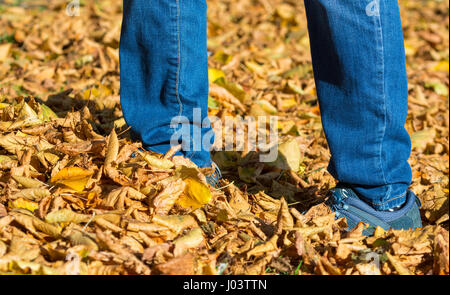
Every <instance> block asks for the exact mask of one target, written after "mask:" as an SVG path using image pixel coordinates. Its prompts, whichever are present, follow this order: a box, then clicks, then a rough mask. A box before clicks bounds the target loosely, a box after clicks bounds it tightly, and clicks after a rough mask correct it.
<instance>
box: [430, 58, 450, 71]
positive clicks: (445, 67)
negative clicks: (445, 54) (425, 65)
mask: <svg viewBox="0 0 450 295" xmlns="http://www.w3.org/2000/svg"><path fill="white" fill-rule="evenodd" d="M448 68H449V66H448V60H443V61H440V62H439V63H438V64H437V65H435V66H434V67H433V68H432V70H433V71H436V72H446V73H448Z"/></svg>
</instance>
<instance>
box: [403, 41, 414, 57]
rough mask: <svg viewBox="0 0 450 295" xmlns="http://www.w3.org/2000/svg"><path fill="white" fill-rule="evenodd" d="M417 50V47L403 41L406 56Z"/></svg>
mask: <svg viewBox="0 0 450 295" xmlns="http://www.w3.org/2000/svg"><path fill="white" fill-rule="evenodd" d="M416 52H417V48H416V47H414V46H412V45H411V44H410V43H408V42H406V41H405V54H406V56H414V55H415V54H416Z"/></svg>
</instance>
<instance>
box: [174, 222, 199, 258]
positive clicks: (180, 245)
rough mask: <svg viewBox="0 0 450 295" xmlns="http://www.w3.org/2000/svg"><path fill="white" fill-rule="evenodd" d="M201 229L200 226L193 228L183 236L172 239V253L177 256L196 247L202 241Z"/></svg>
mask: <svg viewBox="0 0 450 295" xmlns="http://www.w3.org/2000/svg"><path fill="white" fill-rule="evenodd" d="M204 240H205V239H204V237H203V231H202V230H201V229H200V228H194V229H192V230H191V231H190V232H188V233H187V234H185V235H184V236H182V237H180V238H178V239H176V240H174V241H173V243H174V245H175V249H174V250H173V254H174V255H175V257H178V256H180V255H182V254H183V253H185V252H186V251H187V250H189V249H191V248H197V247H198V246H200V245H201V244H202V243H203V242H204Z"/></svg>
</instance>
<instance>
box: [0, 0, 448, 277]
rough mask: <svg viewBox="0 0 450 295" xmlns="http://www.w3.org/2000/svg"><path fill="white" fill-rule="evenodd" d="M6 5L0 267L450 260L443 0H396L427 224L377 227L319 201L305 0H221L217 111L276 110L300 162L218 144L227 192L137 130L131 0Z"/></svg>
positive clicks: (237, 266) (427, 264) (345, 266)
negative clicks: (141, 138) (131, 94)
mask: <svg viewBox="0 0 450 295" xmlns="http://www.w3.org/2000/svg"><path fill="white" fill-rule="evenodd" d="M3 2H4V4H0V28H1V29H2V31H0V33H1V34H3V35H0V89H1V90H0V91H1V92H0V273H2V274H6V273H8V274H10V273H15V274H22V273H29V274H143V275H147V274H295V275H297V274H334V275H338V274H448V273H449V248H448V247H449V234H448V214H449V213H448V197H449V190H448V172H449V158H448V155H449V148H448V128H449V119H448V115H449V112H448V60H449V51H448V41H449V39H448V38H449V37H448V29H449V21H448V11H449V3H448V0H447V1H427V2H422V1H414V0H410V1H400V3H401V8H402V16H403V20H404V29H405V39H406V42H405V47H406V54H407V65H408V76H409V83H410V107H409V114H408V120H407V124H406V127H407V130H408V132H409V133H410V134H411V137H412V143H413V150H412V156H411V160H410V163H411V165H412V167H413V184H412V187H411V188H412V190H414V191H415V192H416V193H417V194H418V195H419V197H420V198H421V200H422V203H423V207H422V209H421V213H422V218H423V223H424V227H423V228H421V229H417V230H415V231H398V230H389V231H384V230H382V229H381V228H378V229H377V230H376V231H375V234H374V236H372V237H365V236H363V235H362V231H363V229H364V226H365V225H364V224H362V223H361V224H359V225H358V226H357V227H356V228H355V229H354V230H352V231H351V232H346V231H345V230H344V229H345V228H346V221H345V219H344V218H341V219H338V220H335V218H334V213H332V212H330V210H329V209H328V208H327V207H326V206H325V205H323V201H324V200H325V198H326V192H327V190H328V189H329V188H331V187H333V186H334V185H335V181H334V179H333V178H332V177H331V176H330V175H329V174H328V173H327V172H326V166H327V162H328V160H329V157H330V155H329V152H328V149H327V144H326V140H325V138H324V135H323V132H322V130H321V124H320V113H319V108H318V105H317V100H316V93H315V86H314V80H313V74H312V67H311V59H310V53H309V44H308V37H307V30H306V19H305V16H304V9H303V6H302V1H282V0H265V1H250V0H210V1H208V5H209V12H208V34H209V40H208V50H209V51H210V53H211V55H210V71H209V74H210V75H209V76H210V77H209V78H210V86H211V87H210V101H209V111H210V113H211V114H213V115H216V116H218V117H220V118H222V119H223V118H224V117H225V116H233V117H236V116H238V115H240V116H244V115H246V114H251V115H255V116H261V115H263V116H264V115H267V116H268V115H274V114H276V115H278V116H279V126H278V130H279V132H280V134H281V139H282V143H281V145H280V153H281V155H283V156H284V157H285V158H286V159H288V161H287V163H280V161H275V162H273V163H260V162H259V161H258V157H255V155H254V154H253V153H250V152H246V151H244V152H217V153H215V154H214V155H213V158H214V160H215V162H217V163H218V164H219V165H220V167H221V168H222V172H223V174H224V179H223V180H222V181H221V183H220V188H218V189H215V188H212V187H211V186H209V185H208V184H207V182H206V180H205V176H204V175H205V174H206V173H208V172H209V171H208V170H207V169H206V170H205V169H199V168H197V167H196V166H195V165H194V164H193V163H191V162H190V161H189V160H188V159H185V158H183V157H180V156H173V155H174V153H175V152H176V151H177V148H178V147H174V148H173V149H172V150H171V151H169V152H168V153H167V154H165V155H159V154H154V153H151V152H149V151H146V150H144V149H142V147H141V144H140V143H139V142H133V141H131V139H130V136H129V133H128V130H129V128H128V127H127V126H126V124H125V122H124V119H123V118H122V113H121V109H120V103H119V102H120V100H119V89H120V81H119V75H118V71H119V58H118V44H119V40H120V24H121V6H120V4H121V1H115V0H102V1H85V2H86V4H85V6H83V7H82V8H81V13H80V16H78V17H69V16H67V15H66V14H65V4H66V2H67V1H62V0H54V1H38V0H36V1H31V0H30V1H18V2H14V1H3ZM12 2H14V3H12ZM17 3H19V4H17ZM224 16H226V17H224ZM244 128H247V126H244ZM373 259H376V260H377V261H378V262H379V264H378V265H377V264H375V263H373Z"/></svg>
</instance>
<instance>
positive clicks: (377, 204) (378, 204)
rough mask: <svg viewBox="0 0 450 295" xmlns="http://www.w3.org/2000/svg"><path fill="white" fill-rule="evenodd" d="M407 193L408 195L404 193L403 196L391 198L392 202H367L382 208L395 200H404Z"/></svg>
mask: <svg viewBox="0 0 450 295" xmlns="http://www.w3.org/2000/svg"><path fill="white" fill-rule="evenodd" d="M406 193H407V192H404V193H402V194H401V195H398V196H395V197H393V198H391V199H390V200H388V201H386V202H381V203H375V202H372V201H370V200H366V201H367V202H368V203H370V204H372V205H376V206H381V205H386V204H387V203H389V202H392V201H394V200H397V199H400V198H403V197H404V196H405V195H406Z"/></svg>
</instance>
